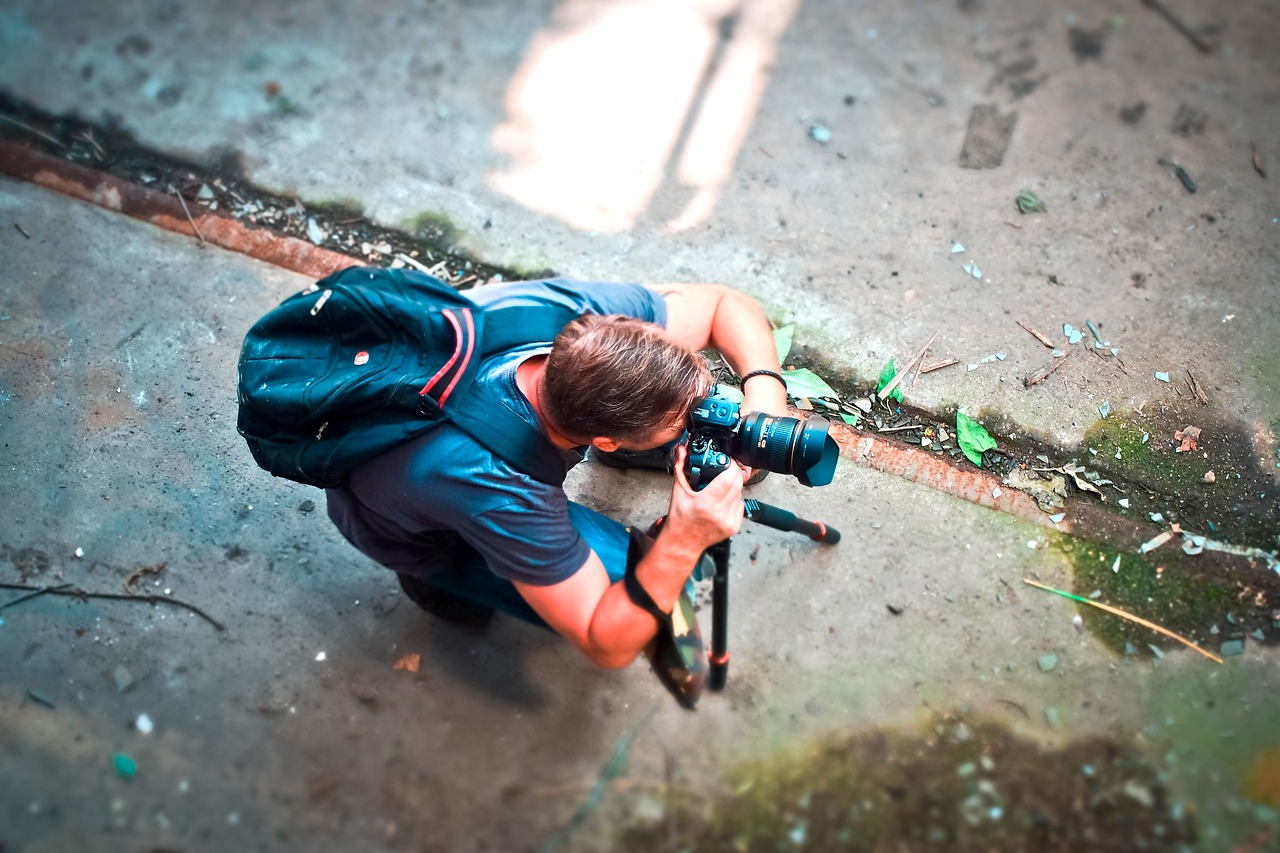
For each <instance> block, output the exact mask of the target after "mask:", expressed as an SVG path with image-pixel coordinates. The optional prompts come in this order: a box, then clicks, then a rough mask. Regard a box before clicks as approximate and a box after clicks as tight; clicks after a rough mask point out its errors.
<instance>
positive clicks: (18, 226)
mask: <svg viewBox="0 0 1280 853" xmlns="http://www.w3.org/2000/svg"><path fill="white" fill-rule="evenodd" d="M13 227H14V228H17V229H18V233H19V234H21V235H22V236H23V237H26V238H27V239H28V240H30V239H31V235H30V234H28V233H27V229H25V228H23V227H22V226H21V225H19V224H18V223H16V222H15V223H13Z"/></svg>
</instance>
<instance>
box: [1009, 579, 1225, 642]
mask: <svg viewBox="0 0 1280 853" xmlns="http://www.w3.org/2000/svg"><path fill="white" fill-rule="evenodd" d="M1022 582H1023V583H1025V584H1030V585H1031V586H1034V587H1036V588H1037V589H1043V590H1044V591H1045V592H1052V593H1053V594H1054V595H1061V596H1062V597H1063V598H1069V599H1071V600H1072V601H1079V602H1081V603H1083V604H1088V605H1089V606H1090V607H1096V608H1098V609H1099V610H1105V611H1107V612H1108V613H1111V614H1114V615H1116V616H1120V617H1122V618H1124V619H1128V620H1129V621H1130V622H1137V623H1138V624H1139V625H1141V626H1143V627H1144V628H1150V629H1151V630H1153V631H1158V632H1159V633H1161V634H1164V635H1165V636H1166V637H1172V638H1173V639H1175V640H1177V641H1178V642H1179V643H1182V644H1183V645H1184V646H1186V647H1187V648H1189V649H1195V650H1196V651H1198V652H1199V653H1200V654H1202V655H1204V656H1205V657H1207V658H1208V659H1209V660H1211V661H1216V662H1217V663H1222V658H1220V657H1218V656H1217V655H1215V654H1214V653H1213V652H1207V651H1205V650H1204V649H1202V648H1200V647H1199V646H1197V645H1196V644H1195V643H1193V642H1191V641H1190V640H1188V639H1187V638H1185V637H1182V636H1179V635H1178V634H1175V633H1173V632H1172V631H1170V630H1169V629H1168V628H1161V627H1160V626H1159V625H1157V624H1156V623H1154V622H1148V621H1147V620H1146V619H1143V618H1141V617H1140V616H1134V615H1133V614H1132V613H1126V612H1125V611H1123V610H1121V609H1120V608H1118V607H1112V606H1111V605H1110V604H1102V603H1101V602H1098V601H1094V600H1092V599H1089V598H1083V597H1081V596H1079V595H1072V594H1071V593H1069V592H1063V591H1062V590H1060V589H1054V588H1053V587H1051V586H1045V585H1044V584H1042V583H1036V582H1035V581H1033V580H1028V579H1027V578H1023V579H1022Z"/></svg>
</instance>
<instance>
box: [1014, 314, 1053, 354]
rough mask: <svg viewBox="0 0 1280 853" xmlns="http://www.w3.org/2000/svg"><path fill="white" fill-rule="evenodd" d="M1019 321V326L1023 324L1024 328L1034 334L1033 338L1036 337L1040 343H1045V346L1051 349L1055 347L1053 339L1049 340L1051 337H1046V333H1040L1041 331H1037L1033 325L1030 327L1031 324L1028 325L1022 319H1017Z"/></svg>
mask: <svg viewBox="0 0 1280 853" xmlns="http://www.w3.org/2000/svg"><path fill="white" fill-rule="evenodd" d="M1017 323H1018V325H1019V326H1021V327H1022V328H1024V329H1026V330H1027V331H1028V332H1030V333H1031V336H1032V337H1033V338H1035V339H1036V340H1037V341H1039V342H1040V343H1042V344H1044V345H1045V346H1047V347H1048V348H1049V349H1053V341H1051V340H1049V339H1048V338H1046V337H1045V336H1044V335H1042V334H1040V333H1039V332H1037V331H1036V330H1035V329H1033V328H1031V327H1030V326H1028V325H1027V324H1026V323H1024V322H1022V321H1021V320H1018V321H1017Z"/></svg>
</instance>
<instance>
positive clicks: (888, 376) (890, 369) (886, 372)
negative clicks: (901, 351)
mask: <svg viewBox="0 0 1280 853" xmlns="http://www.w3.org/2000/svg"><path fill="white" fill-rule="evenodd" d="M897 375H898V368H897V367H895V366H894V364H893V359H889V363H888V364H886V365H885V366H884V369H883V370H881V371H880V384H879V385H877V386H876V396H879V395H880V392H881V391H883V390H884V387H885V386H886V385H888V384H889V383H890V382H892V381H893V377H895V376H897ZM889 396H890V397H892V398H893V399H895V400H897V401H898V402H899V403H901V402H902V385H901V384H899V385H898V387H897V388H894V389H893V393H892V394H890V395H889Z"/></svg>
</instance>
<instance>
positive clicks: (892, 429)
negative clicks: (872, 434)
mask: <svg viewBox="0 0 1280 853" xmlns="http://www.w3.org/2000/svg"><path fill="white" fill-rule="evenodd" d="M908 429H924V424H909V425H908V426H900V427H885V428H884V429H881V430H876V432H902V431H903V430H908Z"/></svg>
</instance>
